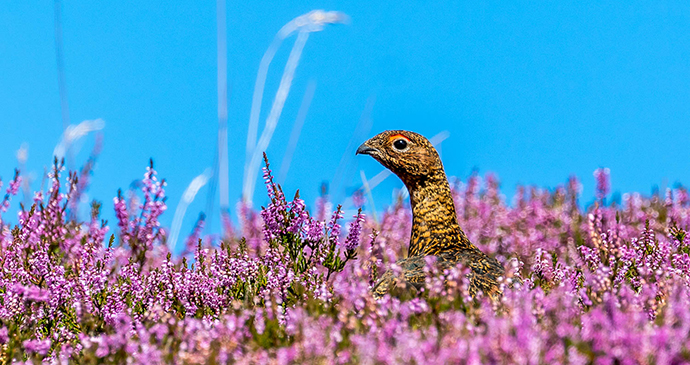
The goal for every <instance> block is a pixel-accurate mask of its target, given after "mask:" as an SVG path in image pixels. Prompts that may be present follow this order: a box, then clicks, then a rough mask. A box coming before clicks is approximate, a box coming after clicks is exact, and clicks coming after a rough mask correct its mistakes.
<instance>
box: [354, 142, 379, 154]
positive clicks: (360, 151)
mask: <svg viewBox="0 0 690 365" xmlns="http://www.w3.org/2000/svg"><path fill="white" fill-rule="evenodd" d="M378 151H379V150H377V149H376V148H373V147H369V146H367V145H366V144H362V145H361V146H359V148H357V152H355V155H371V154H372V153H374V152H378Z"/></svg>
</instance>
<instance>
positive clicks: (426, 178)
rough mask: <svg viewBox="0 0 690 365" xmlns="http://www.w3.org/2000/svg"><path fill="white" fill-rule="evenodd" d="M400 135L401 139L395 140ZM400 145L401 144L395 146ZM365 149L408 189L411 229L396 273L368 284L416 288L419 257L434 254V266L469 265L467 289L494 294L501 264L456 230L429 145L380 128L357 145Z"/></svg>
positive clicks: (383, 289)
mask: <svg viewBox="0 0 690 365" xmlns="http://www.w3.org/2000/svg"><path fill="white" fill-rule="evenodd" d="M399 140H403V141H404V142H396V141H399ZM402 145H405V147H404V148H398V147H400V146H402ZM357 153H358V154H368V155H370V156H372V157H373V158H374V159H376V160H377V161H379V162H380V163H381V164H382V165H383V166H385V167H386V168H388V169H389V170H391V171H392V172H393V173H394V174H396V175H397V176H398V177H399V178H400V179H401V180H402V181H403V183H404V184H405V186H406V187H407V190H408V191H409V192H410V204H411V206H412V234H411V238H410V248H409V251H408V257H407V258H405V259H401V260H399V261H397V262H396V264H397V265H398V266H399V267H400V269H401V270H400V275H399V276H397V275H396V274H395V273H394V272H393V271H391V270H388V271H386V272H385V273H384V274H383V275H382V276H381V278H380V279H379V280H378V281H377V283H376V284H375V285H374V288H373V292H374V295H375V296H377V297H380V296H382V295H384V294H386V293H388V292H389V291H391V290H392V289H393V288H395V287H396V286H401V284H404V286H406V287H414V288H417V289H419V288H420V287H421V286H422V285H423V284H424V281H425V278H426V274H425V272H424V266H425V265H426V260H425V258H424V257H425V256H429V255H433V256H436V258H437V265H438V267H439V269H440V270H443V269H446V268H450V267H453V266H455V265H457V264H458V263H462V264H463V265H465V266H467V267H469V268H470V269H471V270H472V272H471V274H470V293H471V294H473V295H474V294H475V293H476V292H477V291H479V290H481V291H483V292H484V293H486V294H489V295H491V296H494V295H495V294H497V293H498V283H497V280H498V278H499V277H500V276H502V275H503V274H504V269H503V266H502V265H501V264H500V263H499V262H498V261H497V260H496V259H494V258H492V257H489V256H487V255H486V254H485V253H483V252H482V251H480V250H479V249H478V248H477V247H476V246H474V245H473V244H472V243H471V242H470V240H469V239H468V238H467V236H466V235H465V232H463V231H462V229H461V228H460V225H459V224H458V219H457V215H456V213H455V205H454V203H453V197H452V195H451V191H450V186H449V185H448V179H447V178H446V173H445V171H444V169H443V163H442V162H441V159H440V157H439V155H438V152H436V149H435V148H434V146H433V145H432V144H431V143H430V142H429V141H428V140H427V139H426V138H424V137H423V136H422V135H420V134H417V133H414V132H409V131H400V130H397V131H385V132H382V133H380V134H378V135H376V136H375V137H373V138H371V139H369V140H368V141H366V142H365V143H364V144H362V145H361V146H360V147H359V149H358V150H357Z"/></svg>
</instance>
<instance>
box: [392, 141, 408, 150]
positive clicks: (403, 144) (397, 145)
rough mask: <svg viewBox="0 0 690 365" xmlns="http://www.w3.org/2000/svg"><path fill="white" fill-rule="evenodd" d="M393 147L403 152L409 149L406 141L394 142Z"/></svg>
mask: <svg viewBox="0 0 690 365" xmlns="http://www.w3.org/2000/svg"><path fill="white" fill-rule="evenodd" d="M393 147H395V149H396V150H399V151H402V150H404V149H405V148H407V141H406V140H404V139H398V140H396V141H395V142H393Z"/></svg>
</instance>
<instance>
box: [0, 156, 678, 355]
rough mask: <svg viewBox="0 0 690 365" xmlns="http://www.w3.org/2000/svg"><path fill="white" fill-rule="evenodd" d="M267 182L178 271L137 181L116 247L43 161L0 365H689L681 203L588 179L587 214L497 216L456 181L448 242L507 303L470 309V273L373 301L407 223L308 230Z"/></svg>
mask: <svg viewBox="0 0 690 365" xmlns="http://www.w3.org/2000/svg"><path fill="white" fill-rule="evenodd" d="M264 173H265V174H264V180H265V183H266V187H267V191H268V198H269V201H270V203H269V204H268V205H267V206H266V207H264V208H262V209H261V210H260V211H259V212H257V211H254V210H252V209H251V207H249V206H247V205H244V204H240V205H239V209H238V214H239V218H240V219H239V221H240V228H239V229H238V230H237V231H236V233H235V235H236V236H232V235H231V236H229V237H223V238H222V239H219V238H217V237H215V238H212V237H210V236H209V237H205V236H204V235H203V226H204V222H203V216H202V217H200V218H199V220H198V221H197V223H196V225H195V227H194V229H193V231H192V232H191V234H190V237H189V238H188V239H187V241H186V242H187V245H186V247H187V249H186V250H185V252H184V253H183V254H182V255H180V256H179V257H178V256H176V255H172V254H171V253H170V252H169V251H168V249H167V246H166V236H167V232H166V230H165V229H164V228H163V227H162V226H161V224H160V221H159V219H160V217H161V214H164V212H165V211H166V199H165V181H164V180H159V179H158V177H157V172H156V171H155V170H154V168H153V165H152V164H151V165H150V166H149V167H148V168H147V170H146V173H145V175H144V178H143V179H142V182H141V184H140V185H139V188H138V191H134V190H132V191H130V192H128V193H126V194H122V193H120V194H118V196H117V197H116V198H115V199H114V203H115V210H116V217H117V222H116V225H115V227H114V232H111V231H110V230H111V228H110V227H109V226H108V225H107V224H106V223H105V222H103V221H101V220H100V218H99V214H100V205H99V204H98V203H96V202H94V203H93V204H92V212H91V218H90V220H87V221H79V220H78V219H77V218H76V217H78V216H79V215H78V214H75V212H72V211H71V210H73V209H77V207H78V204H72V203H71V199H75V198H78V197H79V196H81V193H80V192H81V189H85V184H83V183H79V178H80V176H78V174H68V176H63V175H64V171H63V167H62V165H61V164H59V163H57V162H56V163H55V166H54V168H53V170H52V173H51V174H50V188H49V190H48V191H47V192H45V193H43V192H40V191H39V192H37V193H36V194H35V195H34V201H33V205H32V206H31V207H22V208H20V210H19V213H18V223H17V224H16V225H11V224H9V223H8V221H0V222H2V227H0V293H1V295H0V361H2V362H16V363H22V362H23V363H40V362H44V363H113V364H119V363H141V364H143V363H146V364H160V363H174V364H198V363H223V364H224V363H247V364H253V363H275V364H288V363H339V364H340V363H363V364H379V363H467V364H483V363H519V364H541V363H572V364H592V363H597V364H599V363H601V364H608V363H610V364H614V363H620V364H637V363H649V364H680V363H688V362H690V272H689V270H690V256H689V255H690V237H688V234H687V232H688V230H689V229H690V199H688V193H687V190H686V189H685V188H683V187H680V186H678V187H676V188H673V189H668V190H667V191H666V192H664V194H663V196H662V195H659V194H656V195H652V196H642V195H640V194H638V193H631V194H624V195H623V197H622V201H621V202H618V201H616V200H615V199H614V200H611V202H607V200H606V199H605V198H606V197H607V195H608V194H609V191H610V183H609V172H608V170H604V169H600V170H597V173H596V174H595V177H596V183H597V186H598V188H597V199H596V201H595V202H594V203H593V204H592V205H591V206H589V207H587V208H586V209H583V208H582V204H581V203H580V202H579V198H580V197H579V194H580V183H579V182H578V181H577V180H576V179H575V178H571V179H570V180H569V181H568V182H567V183H566V184H564V185H563V186H558V187H556V188H555V189H552V190H546V189H541V188H536V187H522V188H519V189H518V190H517V193H516V194H515V196H514V197H513V199H512V201H511V202H510V203H508V202H506V199H505V197H504V196H503V195H502V194H501V192H500V190H499V182H498V180H497V179H496V178H495V177H494V176H492V175H487V176H485V177H484V178H483V179H482V178H480V177H479V176H476V175H473V176H471V177H470V178H469V179H467V181H464V182H461V181H459V180H454V181H452V185H453V197H454V199H455V204H456V207H457V212H458V219H459V222H460V225H461V227H462V228H463V229H464V231H465V232H466V233H467V234H468V236H469V238H470V239H471V241H472V242H474V243H475V244H476V245H477V246H478V247H479V248H480V249H482V250H483V251H485V252H487V253H488V254H490V255H492V256H494V257H496V258H497V259H498V260H499V261H500V262H501V263H502V264H503V265H504V266H505V267H506V276H505V277H504V278H502V281H501V289H502V295H501V296H500V298H499V299H497V300H492V299H490V298H489V297H486V296H483V295H482V294H481V293H479V294H478V295H477V296H476V297H471V296H470V295H469V292H468V280H467V276H466V274H467V269H466V268H464V267H462V266H458V267H457V268H455V269H453V270H447V271H445V272H439V271H438V270H437V268H436V267H435V266H434V265H433V261H434V259H433V257H430V258H429V260H428V261H429V265H428V266H427V268H426V270H428V272H429V276H428V279H427V282H426V284H425V286H424V288H423V289H422V290H421V291H420V292H417V293H409V292H404V291H403V292H396V293H393V294H392V295H387V296H384V297H383V298H382V299H380V300H375V299H374V298H373V296H372V294H371V293H370V289H371V286H372V285H373V283H374V282H375V280H376V278H378V277H379V276H380V275H381V274H382V273H383V271H385V270H387V269H392V270H395V269H396V265H395V261H396V260H398V259H400V258H403V257H404V256H405V255H406V252H407V247H408V242H409V235H410V228H411V226H410V224H411V211H410V208H409V206H408V205H407V204H406V203H405V202H404V201H403V200H402V199H401V200H399V201H398V202H397V203H396V204H394V205H393V206H392V207H390V208H388V209H387V210H386V211H385V212H384V213H383V215H382V216H380V220H379V221H378V222H376V221H374V220H372V219H369V218H368V217H366V216H365V215H364V214H363V213H362V210H361V209H360V210H359V211H358V213H357V214H356V215H355V216H354V217H353V219H352V220H350V221H349V223H347V224H346V223H345V222H343V219H344V217H343V216H344V213H343V210H342V208H341V207H337V208H335V209H334V210H331V208H330V206H331V205H330V203H329V202H328V201H327V200H326V198H325V196H324V197H322V198H320V199H319V201H318V202H317V206H316V208H315V210H314V211H315V212H316V213H315V214H314V215H312V214H311V213H310V211H309V209H308V208H307V206H306V204H305V202H304V201H303V200H302V199H300V197H299V194H296V195H295V197H294V198H293V199H292V200H288V199H287V198H286V196H285V194H284V193H283V191H282V189H281V188H280V186H278V185H277V184H275V183H274V182H273V177H272V174H271V171H270V168H269V166H268V164H266V168H265V170H264ZM82 175H83V174H82ZM20 178H21V175H20V174H19V173H17V174H16V175H15V177H14V179H13V180H12V183H10V189H8V191H7V194H6V197H5V198H4V200H3V203H2V204H3V206H5V204H9V203H10V202H11V201H12V198H13V197H14V196H15V195H16V194H17V188H16V187H17V186H18V185H19V181H20ZM5 201H6V202H7V203H5ZM362 204H364V203H362ZM362 204H359V205H362ZM348 216H349V215H348ZM343 224H345V226H346V227H347V229H344V228H342V226H343ZM341 231H344V232H341ZM214 239H215V241H214Z"/></svg>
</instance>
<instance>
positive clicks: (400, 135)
mask: <svg viewBox="0 0 690 365" xmlns="http://www.w3.org/2000/svg"><path fill="white" fill-rule="evenodd" d="M398 137H400V138H402V139H404V140H406V141H408V142H409V141H410V139H409V138H407V137H405V136H404V135H402V134H400V133H398V134H394V135H392V136H390V137H388V140H389V141H390V140H393V139H395V138H398Z"/></svg>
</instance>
